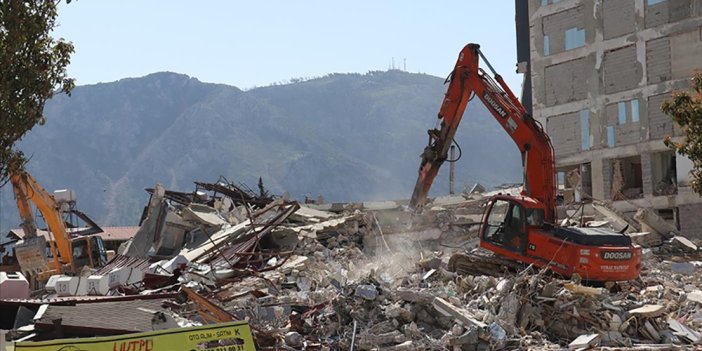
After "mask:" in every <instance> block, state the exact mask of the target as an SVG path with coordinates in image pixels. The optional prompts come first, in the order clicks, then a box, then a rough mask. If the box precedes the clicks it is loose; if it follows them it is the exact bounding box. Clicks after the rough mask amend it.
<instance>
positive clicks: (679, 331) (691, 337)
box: [668, 318, 702, 344]
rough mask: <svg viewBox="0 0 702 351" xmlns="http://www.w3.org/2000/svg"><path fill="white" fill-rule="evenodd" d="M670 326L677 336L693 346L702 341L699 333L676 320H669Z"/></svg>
mask: <svg viewBox="0 0 702 351" xmlns="http://www.w3.org/2000/svg"><path fill="white" fill-rule="evenodd" d="M668 326H669V327H670V330H672V331H673V333H674V334H675V335H676V336H678V337H681V338H684V339H685V340H687V341H688V342H690V343H692V344H696V343H698V342H699V341H700V340H701V339H702V335H701V334H700V333H699V332H697V331H695V330H693V329H691V328H690V327H688V326H686V325H684V324H682V323H680V322H678V321H677V320H675V319H672V318H668Z"/></svg>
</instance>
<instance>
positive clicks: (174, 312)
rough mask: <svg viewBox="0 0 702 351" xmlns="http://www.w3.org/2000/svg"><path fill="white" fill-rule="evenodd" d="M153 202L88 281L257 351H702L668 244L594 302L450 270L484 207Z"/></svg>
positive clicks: (504, 273)
mask: <svg viewBox="0 0 702 351" xmlns="http://www.w3.org/2000/svg"><path fill="white" fill-rule="evenodd" d="M212 188H213V187H212V186H210V190H212ZM230 190H231V189H230ZM217 191H218V192H217ZM237 191H240V190H237ZM154 194H155V196H154V197H152V199H151V201H150V204H149V210H148V211H147V212H146V213H147V218H146V219H145V220H144V222H143V224H142V229H140V232H141V234H137V237H135V239H134V242H132V243H129V244H128V245H125V247H124V248H123V252H124V253H129V254H130V256H132V258H126V257H124V256H118V257H117V258H115V259H114V260H113V261H112V263H110V264H108V266H107V267H105V268H103V269H102V270H101V271H99V272H97V274H93V276H91V278H92V279H96V280H97V279H102V278H101V277H102V276H104V277H109V281H110V286H109V290H108V291H106V294H107V295H110V296H122V295H129V296H134V298H135V299H136V298H139V297H140V296H145V295H156V294H164V293H168V292H176V291H179V290H180V293H179V296H177V297H172V298H171V297H168V298H164V300H163V303H162V307H163V308H164V311H165V312H164V311H161V312H159V313H164V314H166V315H168V318H166V319H168V320H171V321H172V322H173V323H174V325H175V324H177V325H180V326H183V325H196V324H204V323H208V322H213V321H216V320H217V318H220V319H221V316H222V315H224V316H225V318H231V319H239V320H247V321H249V323H250V325H251V327H252V329H253V330H254V339H255V340H256V343H257V346H258V347H259V348H260V349H263V350H266V349H269V350H274V349H288V350H303V349H304V350H485V349H519V350H526V349H532V350H544V349H561V348H564V347H570V348H571V349H579V348H583V349H585V348H588V347H591V346H601V347H603V348H604V349H612V350H615V349H618V350H619V349H621V350H624V349H633V350H650V349H654V350H665V349H693V348H700V347H702V344H700V332H701V331H702V291H700V287H702V275H700V274H699V273H701V272H702V271H701V269H700V265H702V262H699V261H698V260H699V254H698V251H697V249H696V247H695V246H694V244H692V243H689V244H690V245H692V247H690V246H689V245H686V243H681V242H680V240H682V239H679V238H678V239H676V238H677V237H674V238H672V239H665V240H660V243H661V244H660V245H659V246H656V247H652V248H646V249H644V262H643V265H644V267H643V270H642V275H641V277H640V279H638V280H635V281H630V282H619V283H614V284H605V286H603V287H594V286H586V285H582V284H581V282H580V281H578V277H574V278H573V279H570V280H565V279H562V278H561V277H558V276H555V275H554V274H551V273H550V272H549V271H547V270H540V269H537V268H535V267H523V266H522V267H519V268H518V269H516V270H514V269H510V270H507V269H504V270H501V269H496V270H493V271H492V272H485V273H490V274H485V275H458V274H456V273H453V272H450V271H448V269H447V267H448V266H447V264H448V261H449V258H450V256H451V253H452V252H455V251H461V250H466V249H470V247H474V246H475V242H476V241H475V230H476V229H477V227H476V226H474V225H472V224H471V223H473V222H474V221H475V220H471V218H475V215H478V218H479V213H480V211H481V208H480V200H465V199H463V200H460V198H459V200H460V201H450V199H444V200H445V201H444V202H443V203H441V201H436V202H435V207H434V208H432V209H429V210H428V211H426V213H425V214H424V215H423V216H422V217H417V218H409V217H411V216H410V215H409V214H408V212H406V211H404V210H403V209H401V208H399V206H397V205H393V204H392V203H390V204H375V205H368V206H365V207H361V206H353V205H347V206H346V207H342V208H329V209H330V210H333V212H331V211H323V210H319V209H312V208H309V207H300V206H299V205H298V204H297V203H295V202H290V201H285V200H284V199H278V200H274V199H273V198H269V197H267V198H265V199H257V198H256V197H255V196H254V194H251V193H247V194H246V195H247V196H248V197H247V198H244V196H239V198H237V196H236V194H237V192H236V191H233V190H232V192H231V193H229V194H228V195H227V190H226V189H223V188H220V189H215V193H214V194H211V195H210V196H203V195H202V194H200V195H199V196H195V195H192V196H190V197H188V196H185V195H187V194H185V195H184V194H183V193H175V192H170V193H169V192H165V191H163V190H159V187H156V190H154ZM218 194H219V195H218ZM223 194H224V195H223ZM258 200H261V201H260V202H256V201H258ZM454 200H455V199H454ZM254 203H255V204H254ZM164 205H165V206H164ZM374 206H375V209H373V207H374ZM332 207H333V206H332ZM160 208H166V209H167V210H166V213H167V215H166V216H165V220H164V222H162V223H161V224H160V225H158V224H156V223H157V221H155V220H154V218H155V217H154V216H157V217H159V218H161V216H162V212H160V211H155V210H154V209H160ZM317 208H321V207H319V206H318V207H317ZM408 216H409V217H408ZM408 218H409V220H408ZM410 221H411V222H413V223H414V225H413V226H411V227H410V226H409V225H408V224H409V223H410ZM666 234H667V233H666ZM140 235H141V236H140ZM174 238H176V239H174ZM178 238H180V239H178ZM172 239H173V240H175V242H176V243H177V245H176V244H174V243H173V242H171V241H172ZM140 240H141V242H139V241H140ZM178 240H180V241H178ZM149 257H150V260H151V261H155V260H157V258H159V257H160V258H163V259H164V260H163V261H160V262H158V263H153V264H148V263H143V262H146V260H147V259H148V258H149ZM125 269H129V272H128V273H129V274H128V277H127V278H122V277H123V276H124V274H123V273H120V272H123V271H124V270H125ZM115 272H117V273H115ZM118 273H120V274H118ZM134 277H138V279H134ZM182 287H186V288H187V289H183V288H182ZM49 288H51V287H49ZM54 289H55V287H54ZM189 291H193V292H195V293H196V294H197V295H193V294H190V295H188V292H189ZM45 294H51V295H45V296H43V298H53V297H55V294H56V293H55V292H52V291H48V292H45ZM59 295H60V294H59ZM164 296H167V295H164ZM201 297H204V298H205V299H204V300H199V298H201ZM127 298H128V297H127ZM43 301H47V300H43ZM203 301H207V302H203ZM49 304H51V303H50V302H49ZM218 313H219V317H216V316H217V315H218ZM212 316H215V317H212ZM163 318H165V317H163ZM152 323H153V321H152ZM36 327H37V326H36V325H35V328H36ZM33 331H36V330H33ZM43 332H45V333H46V332H51V330H43ZM13 335H16V336H17V337H19V336H22V335H26V334H23V333H22V332H20V331H16V332H15V334H13Z"/></svg>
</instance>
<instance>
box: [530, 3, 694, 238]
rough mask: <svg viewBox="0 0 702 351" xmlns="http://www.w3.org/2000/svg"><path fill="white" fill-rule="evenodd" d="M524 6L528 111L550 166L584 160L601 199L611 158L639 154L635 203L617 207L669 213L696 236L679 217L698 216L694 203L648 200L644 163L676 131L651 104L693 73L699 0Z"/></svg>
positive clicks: (651, 185)
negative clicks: (551, 154) (547, 142)
mask: <svg viewBox="0 0 702 351" xmlns="http://www.w3.org/2000/svg"><path fill="white" fill-rule="evenodd" d="M528 1H529V24H530V26H529V29H530V30H529V36H530V48H531V50H530V59H531V62H530V74H531V81H532V96H533V100H532V106H533V107H532V108H533V115H534V117H535V118H536V119H538V120H539V121H540V122H541V123H543V124H544V125H545V126H546V130H547V132H548V133H549V135H550V136H551V138H552V139H553V141H554V146H555V149H556V158H557V163H558V166H559V167H568V166H574V165H578V164H583V163H589V164H591V169H592V192H593V194H592V195H593V197H594V198H597V199H604V200H610V199H611V198H612V196H613V193H612V189H611V188H612V179H611V177H612V161H613V160H616V159H622V158H626V157H632V156H639V157H640V160H641V180H642V183H643V185H642V189H643V198H641V199H631V200H630V201H621V204H620V205H621V206H622V207H627V206H628V207H631V206H632V204H633V205H634V206H641V207H655V208H657V209H664V208H677V209H678V214H679V224H680V227H681V229H682V230H683V231H691V232H694V233H695V234H694V236H697V237H700V238H702V228H700V225H699V223H697V222H696V219H693V218H685V217H686V216H688V217H694V216H693V214H694V213H695V212H694V211H697V212H696V213H697V216H698V217H700V216H699V214H700V213H702V207H701V206H702V198H700V197H699V196H697V195H694V194H693V193H691V192H690V191H688V190H686V189H683V188H680V190H679V191H677V194H674V195H666V196H655V195H654V193H657V192H656V190H655V189H656V186H657V184H655V183H660V182H661V177H662V176H661V174H664V173H662V171H661V170H660V169H658V168H660V167H661V166H660V164H661V163H660V162H652V159H653V158H654V156H655V155H660V154H659V153H661V152H665V151H667V148H666V147H665V145H664V144H663V139H664V138H665V137H667V136H671V137H673V138H676V137H681V136H682V135H683V134H682V131H681V130H680V128H679V127H678V126H676V125H674V123H673V122H672V121H671V119H670V117H668V116H666V115H665V114H663V113H662V112H661V111H660V106H661V104H662V103H663V101H664V100H665V99H667V98H669V97H670V95H671V92H672V91H673V90H675V89H686V88H688V86H689V85H688V78H689V76H690V75H691V74H692V72H693V71H694V70H702V0H528ZM654 174H655V175H656V176H653V175H654ZM679 177H680V175H678V178H679ZM663 178H665V177H663ZM666 179H667V178H666ZM658 185H660V184H658ZM658 193H660V192H658ZM618 204H619V202H615V206H616V205H618ZM629 210H630V208H629Z"/></svg>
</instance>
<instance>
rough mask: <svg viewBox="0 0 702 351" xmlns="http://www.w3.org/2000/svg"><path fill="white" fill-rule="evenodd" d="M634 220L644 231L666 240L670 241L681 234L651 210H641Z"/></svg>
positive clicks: (637, 212)
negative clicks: (656, 234)
mask: <svg viewBox="0 0 702 351" xmlns="http://www.w3.org/2000/svg"><path fill="white" fill-rule="evenodd" d="M634 219H635V220H637V221H638V222H639V224H640V225H641V230H642V231H649V232H655V233H658V234H659V235H662V236H663V237H664V238H666V239H670V238H672V237H673V236H675V235H680V232H678V230H677V229H676V228H675V227H674V226H673V225H672V224H670V223H668V222H666V221H665V220H664V219H663V218H661V217H660V216H658V215H657V214H656V213H654V212H653V210H651V209H650V208H640V209H638V210H637V211H636V214H635V215H634Z"/></svg>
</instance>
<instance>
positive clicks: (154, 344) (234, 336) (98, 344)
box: [14, 322, 256, 351]
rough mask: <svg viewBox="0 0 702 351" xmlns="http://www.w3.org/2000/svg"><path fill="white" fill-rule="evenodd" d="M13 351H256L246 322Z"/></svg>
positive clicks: (24, 346)
mask: <svg viewBox="0 0 702 351" xmlns="http://www.w3.org/2000/svg"><path fill="white" fill-rule="evenodd" d="M14 346H15V350H16V351H23V350H31V351H170V350H173V351H180V350H183V351H255V350H256V347H255V346H254V342H253V337H252V336H251V328H249V324H248V323H247V322H230V323H222V324H210V325H203V326H200V327H191V328H179V329H166V330H159V331H153V332H146V333H138V334H125V335H117V336H106V337H98V338H82V339H59V340H51V341H40V342H18V343H15V345H14Z"/></svg>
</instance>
